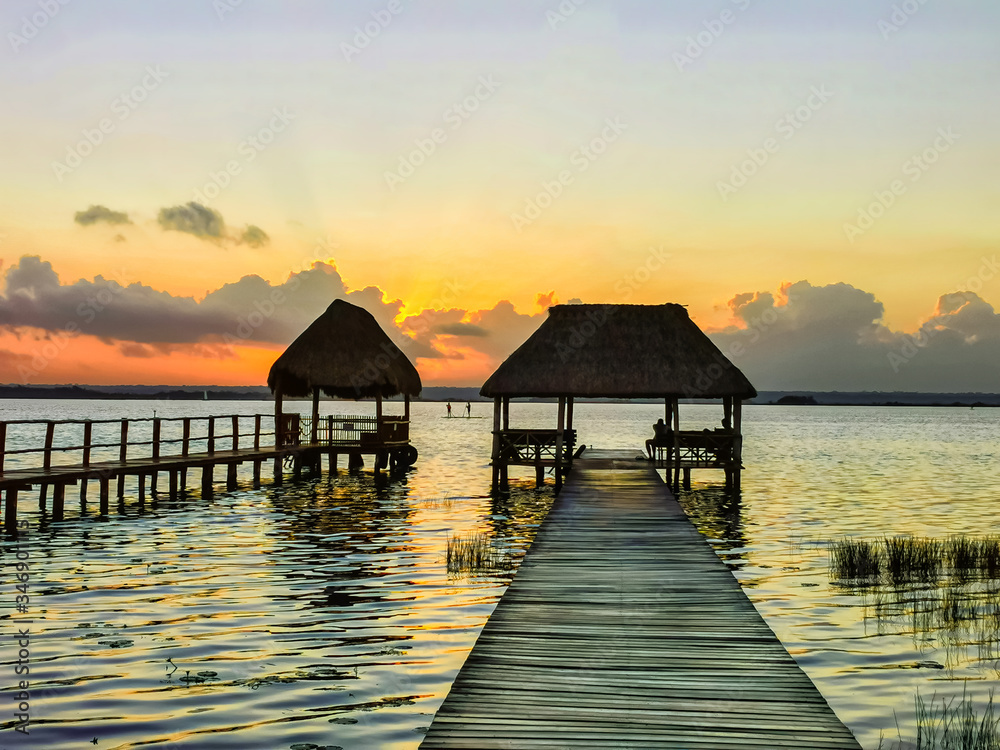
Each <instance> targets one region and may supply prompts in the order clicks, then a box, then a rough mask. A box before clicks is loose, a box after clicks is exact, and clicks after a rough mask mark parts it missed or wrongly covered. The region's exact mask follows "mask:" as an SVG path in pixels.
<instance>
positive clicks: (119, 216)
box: [73, 206, 132, 227]
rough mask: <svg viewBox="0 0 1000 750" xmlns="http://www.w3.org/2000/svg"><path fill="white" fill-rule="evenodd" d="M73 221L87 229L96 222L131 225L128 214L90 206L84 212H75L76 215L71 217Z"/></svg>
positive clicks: (103, 207)
mask: <svg viewBox="0 0 1000 750" xmlns="http://www.w3.org/2000/svg"><path fill="white" fill-rule="evenodd" d="M73 221H75V222H76V223H77V224H79V225H81V226H84V227H89V226H90V225H92V224H97V223H98V222H104V223H105V224H131V223H132V220H131V219H129V217H128V214H126V213H123V212H122V211H112V210H111V209H110V208H107V207H105V206H91V207H90V208H88V209H87V210H86V211H77V212H76V215H75V216H74V217H73Z"/></svg>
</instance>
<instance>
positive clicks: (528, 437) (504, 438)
mask: <svg viewBox="0 0 1000 750" xmlns="http://www.w3.org/2000/svg"><path fill="white" fill-rule="evenodd" d="M499 434H500V446H499V447H500V458H501V460H503V461H504V462H506V463H517V464H535V463H542V462H548V461H552V462H554V461H555V458H556V439H557V436H558V432H557V431H556V430H501V431H500V433H499ZM575 446H576V430H564V431H563V458H562V463H566V462H568V460H569V458H570V456H572V455H573V450H574V448H575Z"/></svg>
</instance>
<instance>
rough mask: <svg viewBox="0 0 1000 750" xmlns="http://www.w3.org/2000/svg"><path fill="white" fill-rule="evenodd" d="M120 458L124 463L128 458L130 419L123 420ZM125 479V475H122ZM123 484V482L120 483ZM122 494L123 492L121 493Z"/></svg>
mask: <svg viewBox="0 0 1000 750" xmlns="http://www.w3.org/2000/svg"><path fill="white" fill-rule="evenodd" d="M118 460H119V461H121V462H122V463H124V462H125V461H126V460H128V420H127V419H123V420H122V439H121V444H120V445H119V446H118ZM122 478H123V479H124V477H122ZM119 486H121V483H119ZM119 494H121V493H119Z"/></svg>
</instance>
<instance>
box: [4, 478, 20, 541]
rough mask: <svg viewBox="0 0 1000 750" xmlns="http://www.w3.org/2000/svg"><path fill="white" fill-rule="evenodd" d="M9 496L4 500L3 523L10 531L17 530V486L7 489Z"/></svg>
mask: <svg viewBox="0 0 1000 750" xmlns="http://www.w3.org/2000/svg"><path fill="white" fill-rule="evenodd" d="M6 494H7V498H6V500H5V502H4V509H3V523H4V527H5V528H6V529H7V531H8V532H14V531H16V530H17V488H16V487H11V488H9V489H8V490H7V493H6Z"/></svg>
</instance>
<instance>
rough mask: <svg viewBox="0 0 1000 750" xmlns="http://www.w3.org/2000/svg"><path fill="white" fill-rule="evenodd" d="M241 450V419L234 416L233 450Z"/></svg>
mask: <svg viewBox="0 0 1000 750" xmlns="http://www.w3.org/2000/svg"><path fill="white" fill-rule="evenodd" d="M239 449H240V418H239V416H238V415H236V414H234V415H233V450H234V451H238V450H239Z"/></svg>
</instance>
